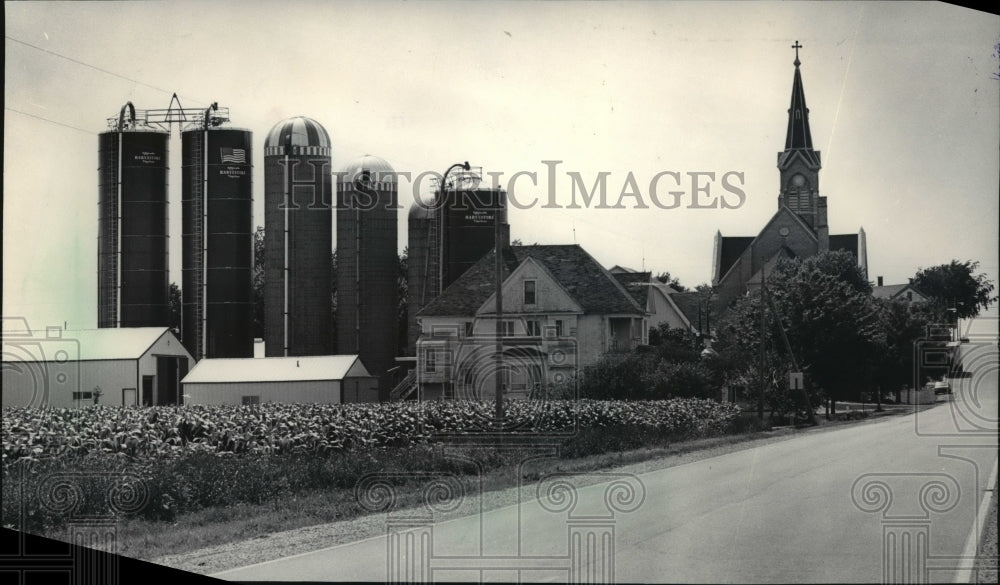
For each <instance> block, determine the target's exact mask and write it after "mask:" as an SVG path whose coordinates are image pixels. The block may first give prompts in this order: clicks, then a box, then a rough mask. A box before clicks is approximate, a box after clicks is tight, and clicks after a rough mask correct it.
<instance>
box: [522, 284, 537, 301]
mask: <svg viewBox="0 0 1000 585" xmlns="http://www.w3.org/2000/svg"><path fill="white" fill-rule="evenodd" d="M524 304H525V305H534V304H535V281H534V280H526V281H524Z"/></svg>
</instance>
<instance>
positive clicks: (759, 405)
mask: <svg viewBox="0 0 1000 585" xmlns="http://www.w3.org/2000/svg"><path fill="white" fill-rule="evenodd" d="M764 268H766V266H765V265H762V266H761V268H760V397H759V400H758V401H757V418H759V419H760V420H764V388H765V386H766V382H765V380H764V338H765V330H766V328H767V327H766V322H765V320H764V319H765V314H764V311H765V306H764V295H765V293H766V292H767V289H766V288H765V276H764Z"/></svg>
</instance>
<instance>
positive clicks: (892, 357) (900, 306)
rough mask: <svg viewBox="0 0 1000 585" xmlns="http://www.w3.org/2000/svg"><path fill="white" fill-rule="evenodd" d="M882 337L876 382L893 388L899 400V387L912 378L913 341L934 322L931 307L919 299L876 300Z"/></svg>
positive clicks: (883, 388)
mask: <svg viewBox="0 0 1000 585" xmlns="http://www.w3.org/2000/svg"><path fill="white" fill-rule="evenodd" d="M875 303H876V306H877V308H878V311H879V323H880V326H881V327H882V330H883V332H884V337H882V339H881V343H880V344H879V348H878V362H879V367H878V369H877V371H876V374H875V383H876V384H877V386H878V387H879V389H880V390H881V391H885V392H893V393H894V394H895V395H896V402H900V398H901V396H900V391H901V390H902V388H903V387H904V386H907V385H911V384H916V385H919V384H920V382H921V381H919V380H918V381H914V372H915V370H914V363H913V355H914V344H915V343H916V342H917V340H919V339H921V338H923V337H924V336H925V335H926V334H927V326H928V325H930V324H931V323H933V321H934V318H933V314H932V313H931V310H930V309H929V308H927V307H925V306H924V305H922V304H920V303H915V304H911V303H899V302H894V301H891V300H888V299H878V300H876V301H875Z"/></svg>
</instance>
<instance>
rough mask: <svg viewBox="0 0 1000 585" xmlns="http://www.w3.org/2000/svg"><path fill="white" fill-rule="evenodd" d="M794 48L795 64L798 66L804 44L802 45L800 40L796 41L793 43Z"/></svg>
mask: <svg viewBox="0 0 1000 585" xmlns="http://www.w3.org/2000/svg"><path fill="white" fill-rule="evenodd" d="M792 48H793V49H795V66H796V67H798V66H799V63H800V62H799V49H801V48H802V45H800V44H799V42H798V41H795V44H794V45H792Z"/></svg>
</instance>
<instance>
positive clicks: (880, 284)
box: [878, 276, 882, 286]
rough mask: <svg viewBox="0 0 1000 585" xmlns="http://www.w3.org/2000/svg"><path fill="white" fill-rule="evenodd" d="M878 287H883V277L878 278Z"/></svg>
mask: <svg viewBox="0 0 1000 585" xmlns="http://www.w3.org/2000/svg"><path fill="white" fill-rule="evenodd" d="M878 285H879V286H882V277H881V276H880V277H878Z"/></svg>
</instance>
